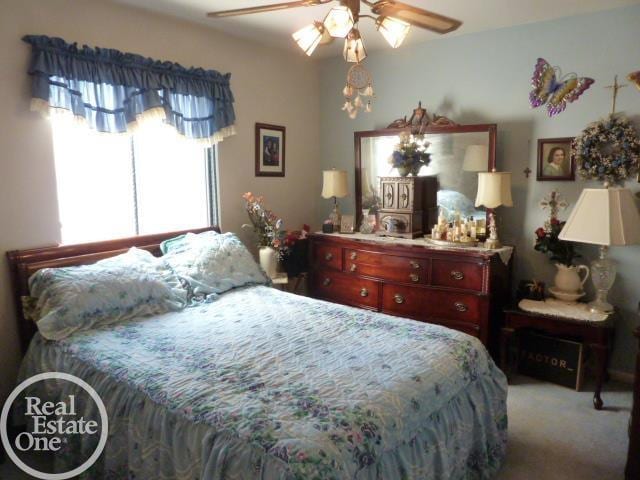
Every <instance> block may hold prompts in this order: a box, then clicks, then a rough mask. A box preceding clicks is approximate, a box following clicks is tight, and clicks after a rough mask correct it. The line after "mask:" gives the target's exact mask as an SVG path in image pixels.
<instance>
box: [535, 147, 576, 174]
mask: <svg viewBox="0 0 640 480" xmlns="http://www.w3.org/2000/svg"><path fill="white" fill-rule="evenodd" d="M572 141H573V137H566V138H541V139H539V140H538V175H537V179H538V181H545V180H555V181H574V180H575V179H576V176H575V165H574V162H573V160H572V159H571V142H572Z"/></svg>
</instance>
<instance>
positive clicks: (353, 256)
mask: <svg viewBox="0 0 640 480" xmlns="http://www.w3.org/2000/svg"><path fill="white" fill-rule="evenodd" d="M382 257H384V253H379V252H367V251H366V250H354V249H352V248H345V249H344V261H345V264H347V263H366V264H369V265H380V261H381V259H382Z"/></svg>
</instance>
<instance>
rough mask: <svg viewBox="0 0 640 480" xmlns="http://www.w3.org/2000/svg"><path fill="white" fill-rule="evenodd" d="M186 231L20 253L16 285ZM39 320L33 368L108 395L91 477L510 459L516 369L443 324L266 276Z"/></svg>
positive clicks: (330, 473)
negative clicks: (48, 329) (169, 299)
mask: <svg viewBox="0 0 640 480" xmlns="http://www.w3.org/2000/svg"><path fill="white" fill-rule="evenodd" d="M176 233H180V232H173V233H171V234H165V235H157V236H153V237H136V238H133V239H127V240H122V241H118V242H99V243H95V244H91V245H90V246H82V247H53V248H49V249H39V250H30V251H21V252H11V253H10V254H9V259H10V264H11V269H12V273H13V278H14V284H15V286H16V296H17V297H19V296H21V295H24V294H25V293H26V291H25V288H26V278H28V276H29V275H31V274H32V273H33V272H34V271H36V270H38V269H39V268H42V267H43V266H47V267H51V266H69V265H76V264H86V263H90V262H93V261H95V260H97V259H99V258H105V257H109V256H112V255H115V254H116V253H118V252H122V251H123V250H124V249H127V248H129V247H131V246H139V247H144V248H145V249H147V250H149V251H152V252H154V253H158V244H159V242H160V241H162V240H164V239H167V238H169V237H171V236H173V235H175V234H176ZM32 328H33V327H32V325H29V324H28V323H27V322H26V321H25V320H24V319H21V332H22V333H23V335H26V336H23V338H24V340H25V345H27V344H28V349H27V351H26V355H25V358H24V361H23V364H22V367H21V372H20V378H27V377H30V376H32V375H35V374H37V373H41V372H46V371H60V372H66V373H71V374H73V375H76V376H78V377H80V378H81V379H83V380H85V381H86V382H88V383H89V384H90V385H92V386H93V388H94V389H95V390H96V391H97V392H98V393H99V394H100V396H101V398H102V399H103V401H104V403H105V405H106V408H107V412H108V414H109V422H110V423H109V438H108V441H107V445H106V448H105V450H104V453H103V454H102V456H101V458H100V460H99V461H98V462H97V463H96V464H95V465H94V466H93V467H92V469H91V470H90V471H89V472H88V474H89V477H90V478H145V479H147V478H154V479H155V478H157V479H164V478H166V479H173V478H176V479H194V478H200V479H207V480H208V479H236V478H237V479H252V478H256V479H257V478H260V479H314V478H317V479H334V478H335V479H342V478H345V479H346V478H350V479H390V480H392V479H427V478H428V479H476V478H477V479H485V478H486V479H488V478H493V477H494V476H495V474H496V472H497V471H498V470H499V468H500V466H501V463H502V460H503V458H504V455H505V450H506V435H507V415H506V390H507V384H506V380H505V377H504V375H503V374H502V372H501V371H500V370H499V369H498V368H497V367H496V366H495V364H494V363H493V361H492V360H491V358H490V356H489V355H488V353H487V351H486V350H485V348H484V347H483V346H482V344H481V343H480V342H479V341H478V340H477V339H475V338H473V337H470V336H468V335H466V334H463V333H460V332H456V331H453V330H450V329H447V328H445V327H441V326H437V325H429V324H425V323H420V322H417V321H412V320H407V319H400V318H396V317H392V316H388V315H383V314H379V313H376V312H368V311H365V310H361V309H355V308H350V307H346V306H342V305H337V304H332V303H328V302H323V301H319V300H314V299H309V298H305V297H300V296H296V295H292V294H289V293H286V292H281V291H278V290H276V289H273V288H270V287H268V286H264V285H257V286H248V287H243V288H237V289H233V290H231V291H229V292H227V293H224V294H222V295H220V296H219V297H218V298H217V299H216V300H215V301H213V302H210V303H201V304H197V305H194V306H190V307H187V308H185V309H184V310H181V311H178V312H169V313H165V314H162V315H155V316H151V317H145V318H135V319H133V320H130V321H126V322H121V323H116V324H113V325H106V326H101V327H96V328H93V329H91V330H87V331H84V332H78V333H75V334H73V335H71V336H69V337H68V338H65V339H63V340H60V341H47V340H45V339H44V338H42V337H41V336H40V334H38V333H36V334H35V335H32ZM30 337H33V338H30ZM36 385H37V384H36ZM40 393H41V394H42V395H49V396H52V395H53V396H55V395H56V392H51V391H48V392H44V391H43V392H40ZM87 414H88V415H90V414H91V412H87ZM78 442H79V443H77V444H74V445H72V446H71V447H72V448H69V449H68V450H67V452H66V455H60V456H57V458H56V460H57V461H58V463H59V465H58V466H59V468H61V469H63V468H64V465H65V462H73V461H74V459H73V456H74V455H75V454H76V453H77V454H81V453H82V452H83V451H84V450H86V449H89V448H91V446H90V445H83V444H82V440H81V439H79V440H78ZM58 457H59V458H58Z"/></svg>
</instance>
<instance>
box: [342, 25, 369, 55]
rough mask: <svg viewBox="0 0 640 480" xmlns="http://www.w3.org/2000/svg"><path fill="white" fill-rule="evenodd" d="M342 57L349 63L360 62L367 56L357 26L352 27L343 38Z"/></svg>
mask: <svg viewBox="0 0 640 480" xmlns="http://www.w3.org/2000/svg"><path fill="white" fill-rule="evenodd" d="M342 54H343V56H344V59H345V60H346V61H347V62H349V63H360V62H361V61H362V60H364V59H365V58H366V57H367V51H366V50H365V48H364V42H363V41H362V37H361V36H360V32H359V31H358V29H357V28H352V29H351V31H350V32H349V34H348V35H347V38H345V40H344V50H343V51H342Z"/></svg>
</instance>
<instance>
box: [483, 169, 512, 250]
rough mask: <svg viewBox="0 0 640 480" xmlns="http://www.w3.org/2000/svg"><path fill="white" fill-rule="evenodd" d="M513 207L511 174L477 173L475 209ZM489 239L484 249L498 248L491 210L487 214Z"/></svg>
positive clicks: (495, 226) (498, 243) (493, 216)
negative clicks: (482, 207)
mask: <svg viewBox="0 0 640 480" xmlns="http://www.w3.org/2000/svg"><path fill="white" fill-rule="evenodd" d="M501 205H502V206H505V207H513V200H512V198H511V172H496V171H493V172H478V195H477V196H476V207H480V206H484V207H486V208H490V209H494V208H496V207H499V206H501ZM489 232H490V233H489V237H488V238H487V240H486V241H485V243H484V246H485V248H500V246H501V245H500V240H499V239H498V227H497V225H496V217H495V214H494V213H493V210H491V211H490V212H489Z"/></svg>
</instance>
